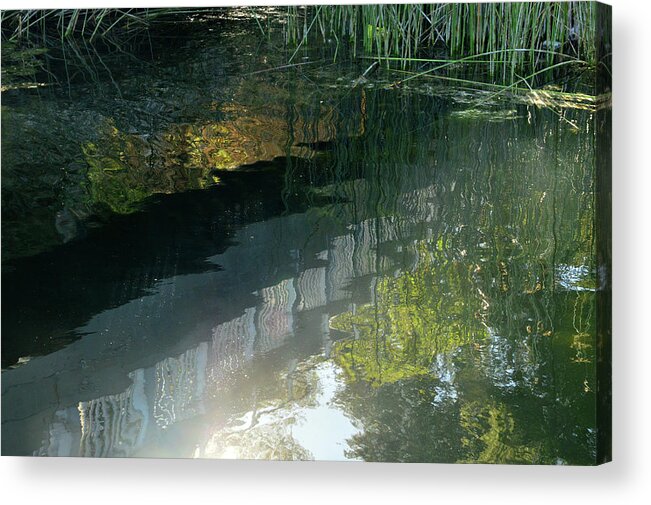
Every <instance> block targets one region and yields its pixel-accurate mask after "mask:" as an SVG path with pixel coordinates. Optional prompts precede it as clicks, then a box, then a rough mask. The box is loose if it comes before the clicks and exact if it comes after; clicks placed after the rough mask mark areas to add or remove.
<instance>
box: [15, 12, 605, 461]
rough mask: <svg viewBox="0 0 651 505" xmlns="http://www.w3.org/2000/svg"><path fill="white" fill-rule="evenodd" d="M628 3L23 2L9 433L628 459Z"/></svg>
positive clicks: (306, 455) (116, 451)
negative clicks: (615, 415)
mask: <svg viewBox="0 0 651 505" xmlns="http://www.w3.org/2000/svg"><path fill="white" fill-rule="evenodd" d="M610 54H611V47H610V8H609V7H608V6H605V5H602V4H598V3H595V2H564V3H555V2H533V3H504V4H498V3H495V4H490V3H488V4H433V5H404V4H403V5H387V4H384V5H363V6H328V5H324V6H308V7H299V6H290V7H275V8H271V7H239V8H232V7H229V8H227V7H221V8H201V9H193V10H188V9H187V8H186V9H169V8H168V9H163V8H157V9H149V10H144V9H133V10H131V11H129V13H128V14H127V13H125V12H124V11H118V10H112V9H100V10H50V11H43V10H40V11H39V10H33V11H16V10H14V11H5V12H4V13H3V17H2V68H3V79H2V81H3V82H2V85H3V88H2V89H3V90H2V100H3V108H2V126H3V128H2V294H3V297H2V299H3V305H2V370H3V371H2V454H3V455H34V456H88V457H118V456H119V457H179V458H191V457H201V458H251V459H282V460H310V459H318V460H360V461H391V462H445V463H516V464H544V465H559V464H560V465H564V464H568V465H594V464H599V463H602V462H605V461H608V460H609V459H610V404H611V401H610V250H611V238H610V237H611V233H610V198H611V197H610V114H611V112H610V76H611V74H610V61H611V57H610Z"/></svg>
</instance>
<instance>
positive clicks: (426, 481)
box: [0, 0, 651, 505]
mask: <svg viewBox="0 0 651 505" xmlns="http://www.w3.org/2000/svg"><path fill="white" fill-rule="evenodd" d="M181 3H182V2H180V1H169V0H157V1H156V0H153V1H144V0H136V1H135V2H133V1H128V0H121V1H108V0H100V1H81V2H80V1H71V0H67V1H57V2H54V1H38V0H37V1H34V2H31V1H30V2H26V1H24V0H23V1H15V0H4V1H3V2H2V8H3V9H9V8H42V7H50V8H53V7H55V8H56V7H93V6H95V7H107V6H116V7H124V6H152V7H153V6H175V5H179V4H181ZM185 3H186V4H190V5H216V4H217V3H219V2H216V1H214V0H213V1H205V0H204V1H201V0H191V1H190V2H185ZM221 3H224V2H221ZM235 3H240V4H244V3H247V2H245V1H243V0H241V1H240V2H235ZM248 3H251V4H258V5H261V4H277V3H291V2H288V1H287V0H282V1H281V2H273V1H271V2H270V1H268V0H266V1H264V0H262V1H260V0H257V1H253V2H250V1H249V2H248ZM293 3H296V2H293ZM301 3H314V2H305V1H304V2H301ZM332 3H334V2H332ZM339 3H353V2H352V1H351V2H339ZM356 3H361V2H359V1H357V2H356ZM609 3H611V4H612V5H613V14H614V19H613V32H614V33H613V39H614V44H613V47H614V53H615V54H614V65H615V67H614V85H613V90H614V99H613V103H614V124H613V128H614V161H613V189H614V212H613V214H614V215H613V226H614V251H613V255H614V288H615V293H614V294H615V296H614V300H615V301H614V308H613V309H614V322H613V324H614V335H615V342H614V369H615V373H614V392H613V394H614V399H615V405H614V429H615V432H614V443H613V445H614V458H615V462H613V463H611V464H609V465H605V466H602V467H598V468H568V467H549V468H546V467H543V468H539V467H533V468H532V467H506V466H461V465H457V466H453V465H396V464H368V463H367V464H358V463H268V462H247V461H231V462H227V461H196V460H81V459H58V460H47V459H36V458H7V457H5V458H1V459H0V495H1V496H2V497H3V498H5V499H7V498H9V499H13V500H16V501H17V500H20V501H21V503H22V502H23V501H25V502H26V503H33V502H36V501H37V500H38V501H41V502H43V503H48V504H49V503H71V502H80V503H93V504H95V503H98V504H108V503H111V504H114V503H116V502H118V503H120V502H121V503H124V504H127V503H136V502H142V503H180V504H183V505H192V504H194V503H204V502H210V503H227V504H230V503H235V504H238V503H249V502H254V501H259V502H263V503H265V505H266V504H273V503H282V504H285V505H286V504H288V503H293V502H308V503H310V505H312V504H314V503H317V504H319V503H331V502H334V503H335V504H337V505H338V504H339V503H356V504H360V505H361V504H366V503H371V504H373V505H378V504H383V503H391V504H394V505H395V504H398V503H403V502H404V503H407V504H409V503H415V502H420V501H423V502H425V501H426V502H429V503H436V502H438V503H444V502H451V503H454V504H455V505H456V504H465V503H473V502H477V503H482V505H484V504H505V503H518V502H524V503H526V504H527V505H529V504H539V503H540V504H545V505H548V504H549V503H554V504H563V503H572V504H584V503H597V504H599V503H612V504H614V503H624V504H627V505H628V504H637V503H645V504H647V503H651V465H650V464H649V461H650V460H651V443H650V440H651V419H650V418H649V400H650V399H651V390H650V389H649V387H647V384H648V383H649V382H650V379H651V377H649V376H648V375H647V374H646V373H645V372H646V371H647V370H651V363H650V361H649V360H650V358H651V346H650V343H651V325H649V319H648V315H649V313H651V306H650V299H649V296H648V292H649V288H651V279H650V278H649V277H650V276H649V273H650V272H651V260H650V256H651V255H650V253H649V249H648V247H650V246H651V243H647V241H646V239H647V237H648V232H649V229H650V228H651V226H650V220H651V213H650V209H649V202H651V194H649V189H650V188H651V178H650V177H649V174H650V173H651V163H649V156H648V152H649V147H651V136H650V134H649V127H648V125H649V120H650V119H651V113H650V112H651V111H649V103H650V101H651V100H650V96H651V92H650V88H651V81H650V80H649V77H650V76H649V66H651V43H650V42H651V41H650V40H649V35H650V34H651V15H650V10H649V7H648V5H649V2H647V1H645V0H611V1H610V2H609ZM5 503H8V502H7V501H5Z"/></svg>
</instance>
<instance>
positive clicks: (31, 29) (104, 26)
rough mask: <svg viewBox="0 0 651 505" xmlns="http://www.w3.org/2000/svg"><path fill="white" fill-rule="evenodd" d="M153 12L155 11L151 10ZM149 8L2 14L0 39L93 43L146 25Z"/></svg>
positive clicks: (23, 11)
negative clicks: (74, 38) (79, 40)
mask: <svg viewBox="0 0 651 505" xmlns="http://www.w3.org/2000/svg"><path fill="white" fill-rule="evenodd" d="M154 11H155V10H154ZM151 14H155V12H153V13H150V9H54V10H45V9H35V10H15V11H3V12H2V14H1V15H2V37H3V39H5V40H9V41H14V42H21V41H26V40H32V41H34V40H39V39H40V40H41V41H48V40H50V39H58V40H65V39H68V38H71V37H83V38H84V39H86V40H88V41H90V42H93V41H95V40H96V39H98V38H101V37H106V36H108V35H109V34H111V33H112V32H117V31H120V32H121V34H122V35H124V33H128V32H130V31H132V30H133V29H138V28H143V27H146V26H147V25H148V22H149V18H150V16H151Z"/></svg>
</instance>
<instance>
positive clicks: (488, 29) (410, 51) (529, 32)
mask: <svg viewBox="0 0 651 505" xmlns="http://www.w3.org/2000/svg"><path fill="white" fill-rule="evenodd" d="M594 19H595V4H594V3H593V2H530V3H516V2H514V3H482V4H471V3H448V4H400V5H387V4H377V5H323V6H307V7H303V8H299V7H288V10H287V24H286V34H287V40H288V42H290V43H299V44H304V43H305V42H306V41H307V40H308V37H309V36H310V34H314V33H320V34H321V35H322V36H323V37H324V38H334V39H335V40H336V42H337V45H339V43H340V42H343V41H346V42H347V43H349V44H350V45H351V46H352V50H353V52H354V54H358V53H359V52H360V51H359V50H360V49H361V50H362V51H363V53H365V54H366V55H374V56H376V57H377V58H379V59H385V60H386V59H388V58H394V59H399V60H403V61H409V60H414V59H416V58H418V57H421V56H423V55H425V56H427V54H428V51H427V50H428V49H432V48H437V47H439V48H445V49H446V50H447V52H448V54H449V57H450V58H451V59H461V58H466V57H468V56H475V57H477V58H480V59H481V60H482V62H486V63H488V67H489V69H490V72H491V74H501V75H502V76H503V77H504V78H505V79H506V78H507V77H508V76H511V77H513V75H514V74H515V73H516V72H520V71H523V70H525V69H526V70H532V69H535V68H536V66H537V65H540V64H541V63H546V64H547V65H551V64H552V63H553V62H557V61H558V59H559V57H561V58H565V59H569V58H575V59H578V60H582V61H588V62H594V60H595V48H594ZM421 61H422V58H421Z"/></svg>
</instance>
